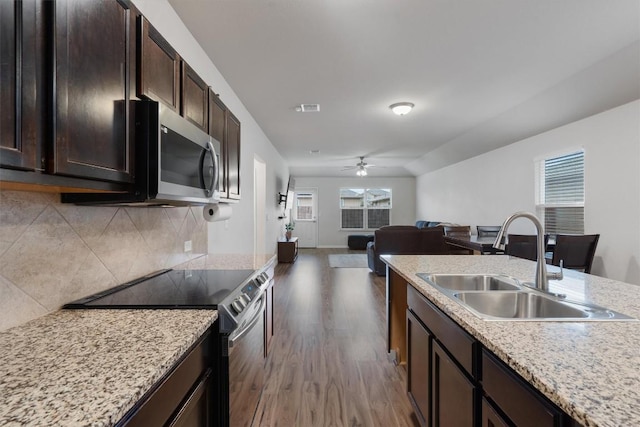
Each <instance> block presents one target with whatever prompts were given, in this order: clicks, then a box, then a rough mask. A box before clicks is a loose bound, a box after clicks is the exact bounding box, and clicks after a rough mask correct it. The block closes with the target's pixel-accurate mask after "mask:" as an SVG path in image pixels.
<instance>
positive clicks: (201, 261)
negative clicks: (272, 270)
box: [174, 254, 276, 270]
mask: <svg viewBox="0 0 640 427" xmlns="http://www.w3.org/2000/svg"><path fill="white" fill-rule="evenodd" d="M275 261H276V255H275V254H255V255H254V254H215V255H205V256H202V257H200V258H196V259H193V260H191V261H188V262H185V263H183V264H180V265H177V266H176V267H174V269H175V270H196V269H203V270H222V269H226V270H257V269H260V268H263V267H264V266H266V265H268V264H271V263H275Z"/></svg>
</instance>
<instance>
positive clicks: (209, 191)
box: [200, 141, 219, 197]
mask: <svg viewBox="0 0 640 427" xmlns="http://www.w3.org/2000/svg"><path fill="white" fill-rule="evenodd" d="M207 154H209V155H210V156H211V160H212V161H213V169H214V170H213V171H212V173H211V182H210V185H209V186H208V185H207V184H208V183H207V182H205V180H204V177H205V170H204V168H205V165H204V158H205V156H206V155H207ZM218 170H219V163H218V156H217V155H216V150H215V148H214V147H213V144H212V143H211V141H207V149H206V150H205V152H204V153H203V155H202V157H201V159H200V174H201V175H200V176H201V177H202V187H203V188H204V192H205V194H206V195H207V197H211V196H213V194H214V192H215V190H216V188H217V187H218V174H219V172H218Z"/></svg>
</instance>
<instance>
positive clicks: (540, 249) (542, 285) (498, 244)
mask: <svg viewBox="0 0 640 427" xmlns="http://www.w3.org/2000/svg"><path fill="white" fill-rule="evenodd" d="M517 218H528V219H530V220H531V222H533V225H535V226H536V231H537V234H538V242H537V243H538V246H537V253H538V255H537V257H536V258H537V260H536V278H535V282H534V284H535V287H536V288H537V289H539V290H541V291H543V292H546V293H550V292H549V278H551V279H552V280H562V261H561V262H560V272H559V273H547V263H546V262H545V259H544V251H545V247H544V246H545V245H544V227H543V225H542V223H541V222H540V220H539V219H538V217H536V216H535V215H534V214H532V213H529V212H516V213H514V214H513V215H511V216H509V217H508V218H507V219H506V220H505V221H504V224H502V227H501V228H500V231H499V232H498V235H497V236H496V240H495V242H493V247H494V248H496V249H500V250H505V243H504V240H505V239H504V235H505V233H506V232H507V228H509V225H511V223H512V222H513V220H515V219H517Z"/></svg>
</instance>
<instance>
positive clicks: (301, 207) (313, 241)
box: [291, 188, 318, 248]
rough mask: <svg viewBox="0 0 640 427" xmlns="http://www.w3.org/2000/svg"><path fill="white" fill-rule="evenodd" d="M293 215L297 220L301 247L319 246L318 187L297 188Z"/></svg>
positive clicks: (297, 233) (297, 234)
mask: <svg viewBox="0 0 640 427" xmlns="http://www.w3.org/2000/svg"><path fill="white" fill-rule="evenodd" d="M291 217H292V219H293V220H294V221H295V222H296V232H295V234H296V236H297V237H298V246H299V247H301V248H317V247H318V189H317V188H296V191H295V193H294V200H293V207H292V209H291Z"/></svg>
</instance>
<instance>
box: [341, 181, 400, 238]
mask: <svg viewBox="0 0 640 427" xmlns="http://www.w3.org/2000/svg"><path fill="white" fill-rule="evenodd" d="M390 217H391V189H388V188H341V189H340V227H341V228H342V229H349V230H365V229H370V230H374V229H377V228H380V227H382V226H385V225H389V224H390Z"/></svg>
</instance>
